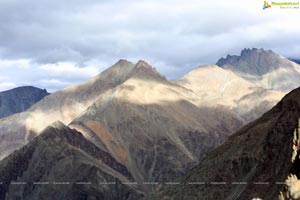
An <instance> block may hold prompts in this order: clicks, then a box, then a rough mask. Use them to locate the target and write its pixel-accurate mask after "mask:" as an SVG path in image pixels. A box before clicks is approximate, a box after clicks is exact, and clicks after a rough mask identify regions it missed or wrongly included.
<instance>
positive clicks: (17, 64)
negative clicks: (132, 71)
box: [0, 0, 300, 91]
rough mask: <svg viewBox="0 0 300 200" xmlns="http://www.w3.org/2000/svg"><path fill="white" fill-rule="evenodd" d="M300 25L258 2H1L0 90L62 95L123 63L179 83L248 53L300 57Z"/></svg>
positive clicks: (294, 15) (293, 16)
mask: <svg viewBox="0 0 300 200" xmlns="http://www.w3.org/2000/svg"><path fill="white" fill-rule="evenodd" d="M237 5H238V6H237ZM299 18H300V12H299V10H280V9H269V10H262V1H258V0H247V1H244V2H243V4H241V3H240V1H234V0H230V1H226V2H222V1H214V2H213V3H209V2H207V1H202V0H201V1H200V0H191V1H179V0H172V1H171V0H166V1H160V0H151V1H146V0H144V1H143V0H142V1H133V0H128V1H124V0H123V1H120V0H113V1H107V0H105V1H96V0H72V1H70V0H69V1H56V0H40V1H37V0H27V1H20V0H2V1H0V20H1V23H0V63H1V64H0V73H1V77H2V78H0V82H1V84H0V90H4V89H8V88H11V87H14V86H19V85H24V84H29V85H36V86H40V87H44V88H47V89H50V90H51V91H55V90H57V89H60V88H62V87H65V86H67V85H71V84H74V83H78V82H81V81H83V80H85V79H87V78H89V77H91V76H94V75H96V74H94V73H99V72H100V71H101V70H103V69H105V68H106V67H109V65H111V64H113V63H114V62H116V61H117V60H119V59H120V58H125V59H128V60H132V61H133V62H136V61H137V60H139V59H144V60H147V61H148V62H149V63H151V64H152V65H154V66H155V67H156V68H157V69H158V70H159V71H160V72H162V73H164V74H166V75H167V77H169V78H175V77H179V76H181V75H183V74H184V73H186V72H188V71H189V70H191V69H193V68H195V67H197V66H199V65H201V64H207V63H215V62H216V61H217V60H218V59H219V58H220V57H222V56H226V54H228V53H231V54H237V53H239V51H240V50H241V49H243V48H245V47H259V48H260V47H263V48H265V49H272V50H274V51H275V52H277V53H280V54H282V55H284V56H286V57H299V56H300V55H299V50H298V49H299V48H298V47H299V45H298V44H299V42H300V37H299V34H300V28H299V26H298V25H297V20H298V19H299ZM44 66H48V68H47V69H45V67H44ZM57 68H61V69H62V71H63V70H67V71H68V70H69V71H68V73H70V76H69V77H64V76H59V75H58V74H57V71H55V70H57ZM70 68H72V70H71V71H70ZM83 69H85V70H83ZM82 71H87V73H82ZM71 75H73V76H71Z"/></svg>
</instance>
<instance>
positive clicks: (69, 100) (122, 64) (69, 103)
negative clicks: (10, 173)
mask: <svg viewBox="0 0 300 200" xmlns="http://www.w3.org/2000/svg"><path fill="white" fill-rule="evenodd" d="M133 67H134V64H132V63H130V62H127V61H125V60H120V61H119V62H117V63H116V64H115V65H113V66H112V67H110V68H109V69H107V70H105V71H103V72H102V73H101V74H99V75H98V76H96V77H94V78H92V79H90V80H88V81H87V82H85V83H83V84H80V85H76V86H71V87H68V88H65V89H63V90H60V91H57V92H55V93H53V94H51V95H49V96H47V97H46V98H44V99H43V100H41V101H40V102H38V103H37V104H35V105H34V106H33V107H31V108H30V109H29V110H28V111H26V112H23V113H20V114H16V115H12V116H10V117H7V118H4V119H0V159H2V158H4V157H5V156H6V155H8V154H9V153H11V152H12V151H13V150H15V149H17V148H19V147H21V146H23V145H25V144H26V143H27V142H28V141H29V140H30V138H32V137H33V136H35V135H36V134H38V133H39V132H40V131H41V130H43V129H44V128H46V127H47V126H49V125H50V124H52V123H53V122H55V121H58V120H59V121H62V122H63V123H66V124H68V123H70V122H71V121H72V120H73V119H74V118H75V117H77V116H78V115H79V114H80V113H81V112H83V111H84V110H85V109H86V108H87V107H88V106H90V105H91V104H92V103H93V102H94V101H95V100H96V99H97V98H98V97H99V96H100V95H101V94H102V93H103V92H105V91H107V90H109V89H111V88H113V87H115V86H117V85H118V84H120V83H122V82H124V81H125V80H126V79H127V78H128V75H129V73H130V71H131V70H132V69H133Z"/></svg>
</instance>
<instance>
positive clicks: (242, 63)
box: [217, 48, 295, 76]
mask: <svg viewBox="0 0 300 200" xmlns="http://www.w3.org/2000/svg"><path fill="white" fill-rule="evenodd" d="M294 64H295V63H293V62H291V61H289V60H288V59H286V58H284V57H282V56H280V55H278V54H276V53H274V52H273V51H271V50H264V49H262V48H260V49H258V48H252V49H249V48H245V49H243V50H242V52H241V54H240V55H239V56H238V55H227V56H226V58H221V59H220V60H218V62H217V65H218V66H220V67H222V68H225V69H230V70H233V71H237V72H242V73H247V74H251V75H259V76H261V75H264V74H266V73H268V72H272V71H274V70H276V69H279V68H282V67H284V68H293V67H294Z"/></svg>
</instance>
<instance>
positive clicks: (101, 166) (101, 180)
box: [0, 122, 141, 200]
mask: <svg viewBox="0 0 300 200" xmlns="http://www.w3.org/2000/svg"><path fill="white" fill-rule="evenodd" d="M108 169H109V170H108ZM0 179H1V180H0V182H1V185H0V199H1V200H4V199H12V200H13V199H30V200H35V199H51V200H53V199H54V200H56V199H57V200H59V199H107V200H110V199H115V200H119V199H132V200H134V199H139V198H140V197H141V195H140V194H139V193H138V192H136V190H134V189H133V188H131V187H128V186H126V185H123V184H121V181H126V180H128V181H131V180H132V177H131V174H130V173H129V172H128V170H127V169H126V167H124V166H123V165H121V164H120V163H118V162H117V161H116V160H115V159H114V158H113V157H111V156H110V155H109V154H108V153H107V152H104V151H102V150H101V149H99V148H97V147H96V146H95V145H94V144H92V143H91V142H89V141H87V140H86V139H85V138H84V137H83V136H82V134H81V133H79V132H77V131H76V130H74V129H70V128H68V127H67V126H65V125H64V124H62V123H60V122H56V123H54V124H53V125H52V126H49V127H48V128H46V129H45V130H44V131H43V133H42V134H41V135H40V136H38V137H36V138H35V139H34V140H33V141H31V142H30V143H29V144H27V145H26V146H24V147H23V148H21V149H20V150H17V151H15V152H14V153H12V154H11V155H10V156H8V157H6V158H5V159H4V160H2V161H1V162H0ZM120 179H122V180H120ZM108 183H114V184H108Z"/></svg>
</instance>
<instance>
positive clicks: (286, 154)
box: [153, 88, 300, 200]
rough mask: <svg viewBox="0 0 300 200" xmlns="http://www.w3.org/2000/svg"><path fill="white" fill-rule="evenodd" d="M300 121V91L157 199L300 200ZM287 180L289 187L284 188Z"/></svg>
mask: <svg viewBox="0 0 300 200" xmlns="http://www.w3.org/2000/svg"><path fill="white" fill-rule="evenodd" d="M299 118H300V88H298V89H295V90H294V91H292V92H291V93H289V94H288V95H286V96H285V97H284V98H283V99H282V101H280V102H279V103H278V104H277V105H276V106H275V107H274V108H272V109H271V110H270V111H268V112H267V113H265V114H264V115H263V116H262V117H261V118H259V119H257V120H255V121H254V122H251V123H250V124H248V125H246V126H245V127H243V128H242V129H240V130H239V131H238V132H236V133H235V134H233V135H232V136H231V137H230V138H229V139H228V140H227V141H226V142H225V143H224V144H223V145H221V146H220V147H218V148H217V149H215V150H214V151H212V152H211V153H209V154H208V155H207V156H206V158H205V159H204V160H203V161H202V162H201V164H200V165H198V166H197V167H195V168H194V169H193V170H192V171H191V172H190V173H189V174H188V175H187V176H185V177H183V178H181V179H180V180H179V181H180V182H181V184H180V185H176V186H171V187H166V188H165V189H163V190H162V191H161V192H160V193H159V194H158V195H157V196H156V197H155V198H153V199H160V200H161V199H174V200H176V199H205V200H210V199H212V200H215V199H226V200H233V199H240V200H247V199H252V198H261V199H263V200H274V199H278V198H279V199H297V198H296V197H297V191H299V190H297V187H298V185H299V181H298V180H297V177H298V178H299V176H300V167H299V166H300V165H299V163H300V162H299V160H300V158H299V152H298V149H299V138H300V137H299V136H300V135H299V133H300V132H299ZM288 177H289V178H288ZM287 179H288V181H292V182H291V183H289V184H287V185H290V187H288V186H285V185H284V184H283V182H285V181H286V180H287ZM280 192H282V193H281V194H280ZM298 193H299V192H298ZM279 196H280V197H279ZM288 196H290V197H291V198H290V197H288ZM298 198H299V196H298Z"/></svg>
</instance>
